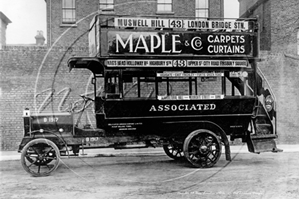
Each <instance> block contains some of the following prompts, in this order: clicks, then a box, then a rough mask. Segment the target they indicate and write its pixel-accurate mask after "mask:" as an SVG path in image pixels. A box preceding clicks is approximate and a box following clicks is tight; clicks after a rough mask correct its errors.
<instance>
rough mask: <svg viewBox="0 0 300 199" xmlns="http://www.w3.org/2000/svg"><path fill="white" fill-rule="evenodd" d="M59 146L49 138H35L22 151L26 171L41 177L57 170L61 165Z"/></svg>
mask: <svg viewBox="0 0 300 199" xmlns="http://www.w3.org/2000/svg"><path fill="white" fill-rule="evenodd" d="M59 160H60V152H59V149H58V147H57V146H56V145H55V144H54V143H53V142H52V141H51V140H48V139H43V138H39V139H34V140H31V141H30V142H28V143H27V144H26V145H25V147H24V148H23V150H22V153H21V164H22V167H23V168H24V170H25V171H26V172H28V173H29V174H31V175H33V176H36V177H40V176H47V175H49V174H50V173H51V172H53V171H55V170H56V169H57V167H58V165H59Z"/></svg>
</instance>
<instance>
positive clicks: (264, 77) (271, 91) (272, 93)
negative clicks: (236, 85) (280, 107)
mask: <svg viewBox="0 0 300 199" xmlns="http://www.w3.org/2000/svg"><path fill="white" fill-rule="evenodd" d="M257 70H258V71H259V73H260V74H261V75H262V77H263V79H264V80H265V81H266V83H267V85H268V87H269V89H270V93H271V95H272V96H273V97H274V101H275V102H276V96H275V94H274V92H273V90H272V88H271V86H270V83H269V82H268V80H267V78H266V76H265V75H264V74H263V72H262V71H261V69H260V68H259V67H258V66H257Z"/></svg>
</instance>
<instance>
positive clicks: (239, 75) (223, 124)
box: [19, 14, 280, 176]
mask: <svg viewBox="0 0 300 199" xmlns="http://www.w3.org/2000/svg"><path fill="white" fill-rule="evenodd" d="M90 27H91V28H90V32H89V47H90V48H89V49H90V52H89V56H88V57H72V58H70V59H69V61H68V66H69V68H70V70H72V69H76V68H85V69H88V70H90V71H91V72H92V73H93V80H92V83H93V85H94V91H95V92H94V97H93V98H88V97H86V96H83V98H84V99H85V100H86V101H89V100H90V101H93V102H94V104H95V106H94V113H95V120H96V126H95V127H92V128H82V127H79V126H78V125H77V124H73V123H72V122H70V121H72V120H71V119H70V117H71V116H72V114H70V115H68V114H67V115H59V114H55V113H53V115H54V116H55V118H57V120H60V121H61V123H59V122H58V121H57V120H53V121H52V123H55V122H56V123H55V125H52V126H51V125H50V124H49V123H47V122H46V123H43V124H41V123H39V122H38V121H43V120H41V119H40V120H39V119H38V118H39V117H42V118H43V117H45V116H43V115H35V116H30V118H31V119H29V120H26V121H27V126H26V127H27V128H25V136H24V138H23V140H22V143H21V145H20V149H19V151H22V158H21V160H22V165H23V167H24V169H25V170H26V171H28V172H29V173H31V174H33V175H36V176H40V175H48V174H49V173H50V172H52V171H53V170H55V169H56V168H57V166H58V162H59V155H61V154H62V152H64V151H65V150H66V149H69V150H72V151H73V152H74V153H75V154H77V153H78V151H79V150H80V149H83V148H84V147H88V146H91V145H92V147H95V148H97V147H100V146H101V147H103V145H105V147H114V148H116V149H126V148H135V147H151V146H162V147H163V149H164V151H165V152H166V154H167V155H168V156H169V157H171V158H174V159H178V158H186V159H187V161H188V162H190V163H191V165H192V166H194V167H200V168H207V167H212V166H213V165H215V164H216V163H217V161H218V160H219V158H220V156H221V153H222V146H224V148H225V156H226V160H228V161H231V154H230V144H229V143H230V142H229V140H231V141H234V140H235V139H241V140H242V142H245V143H247V146H248V149H249V152H253V153H260V152H278V151H280V150H279V149H277V147H276V142H275V139H276V138H277V134H276V107H275V96H274V94H273V93H272V91H271V89H270V88H269V86H268V84H267V82H266V80H265V78H264V76H263V74H262V73H261V72H260V70H259V68H258V67H257V62H258V61H260V59H259V56H258V55H259V31H258V27H259V25H258V22H257V20H256V19H195V18H192V17H186V18H176V17H174V18H161V17H160V18H158V17H156V16H139V17H136V16H120V15H102V14H99V15H97V16H95V17H94V19H93V21H92V22H91V26H90ZM99 87H102V88H103V89H102V90H103V92H100V93H99V92H97V91H98V90H99ZM26 118H27V117H26V116H25V117H24V120H25V119H26ZM48 122H49V121H48ZM47 125H48V126H49V125H50V126H51V128H50V129H48V130H45V128H46V127H45V126H47ZM62 127H64V128H68V129H69V130H68V131H63V130H61V129H62ZM42 130H43V131H42ZM62 132H63V133H62ZM53 134H54V136H53ZM61 138H63V139H61ZM86 138H90V139H86ZM89 140H93V143H92V144H91V143H89ZM48 148H50V149H49V150H47V149H48ZM45 151H46V152H45ZM53 162H54V163H53ZM49 164H54V166H51V167H49ZM28 165H30V166H28ZM31 165H35V166H36V167H37V169H38V170H34V169H33V168H32V167H31ZM42 167H46V171H45V172H41V168H42Z"/></svg>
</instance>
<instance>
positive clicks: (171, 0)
mask: <svg viewBox="0 0 300 199" xmlns="http://www.w3.org/2000/svg"><path fill="white" fill-rule="evenodd" d="M162 1H163V2H162ZM166 1H170V3H166ZM159 5H163V6H165V5H170V6H171V9H170V10H165V9H164V10H159V8H158V7H159ZM156 11H157V12H158V13H172V12H173V0H157V1H156Z"/></svg>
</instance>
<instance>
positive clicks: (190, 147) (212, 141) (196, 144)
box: [183, 129, 222, 168]
mask: <svg viewBox="0 0 300 199" xmlns="http://www.w3.org/2000/svg"><path fill="white" fill-rule="evenodd" d="M183 151H184V156H185V158H186V159H187V160H188V161H189V162H190V163H191V164H192V165H193V166H194V167H199V168H209V167H212V166H214V165H215V164H216V163H217V162H218V160H219V158H220V156H221V153H222V145H221V144H220V140H219V138H218V137H217V135H216V134H214V133H213V132H211V131H210V130H207V129H199V130H196V131H193V132H192V133H190V134H189V135H188V136H187V137H186V139H185V141H184V145H183Z"/></svg>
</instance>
